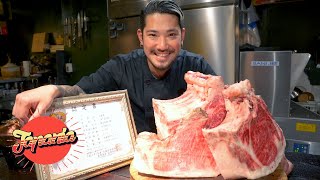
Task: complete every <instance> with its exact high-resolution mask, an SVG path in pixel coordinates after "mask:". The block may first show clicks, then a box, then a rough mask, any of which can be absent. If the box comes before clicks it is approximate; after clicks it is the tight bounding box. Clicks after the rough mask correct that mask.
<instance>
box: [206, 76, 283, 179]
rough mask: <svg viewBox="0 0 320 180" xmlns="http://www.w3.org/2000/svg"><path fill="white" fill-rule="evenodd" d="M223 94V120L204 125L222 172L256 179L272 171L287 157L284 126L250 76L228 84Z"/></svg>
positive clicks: (227, 175) (229, 175)
mask: <svg viewBox="0 0 320 180" xmlns="http://www.w3.org/2000/svg"><path fill="white" fill-rule="evenodd" d="M223 94H224V97H225V105H226V110H227V115H226V117H225V119H224V121H223V122H222V123H221V124H220V125H219V126H217V127H215V128H205V129H203V133H204V136H205V138H206V140H207V142H208V144H209V147H210V150H211V152H212V155H213V157H214V159H215V161H216V163H217V166H218V168H219V170H220V173H221V175H222V176H223V177H224V178H226V179H230V178H232V179H234V178H242V177H245V178H249V179H255V178H259V177H262V176H266V175H268V174H271V173H272V172H273V171H274V170H275V169H276V168H277V166H278V164H279V163H280V161H281V159H282V158H283V157H284V148H285V139H284V136H283V134H282V130H281V129H280V127H279V126H278V124H277V123H276V122H275V121H274V120H273V118H272V117H271V115H270V113H269V112H268V110H267V107H266V104H265V103H264V101H263V100H262V99H261V98H260V97H259V96H256V95H254V91H253V89H252V88H251V85H250V83H249V81H248V80H245V81H242V82H240V83H236V84H233V85H231V86H229V87H228V88H226V89H225V90H224V91H223Z"/></svg>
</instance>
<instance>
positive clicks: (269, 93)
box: [239, 51, 320, 155]
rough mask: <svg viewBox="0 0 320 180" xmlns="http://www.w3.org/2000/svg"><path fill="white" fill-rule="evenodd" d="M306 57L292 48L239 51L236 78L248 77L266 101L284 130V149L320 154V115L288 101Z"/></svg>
mask: <svg viewBox="0 0 320 180" xmlns="http://www.w3.org/2000/svg"><path fill="white" fill-rule="evenodd" d="M309 58H310V54H308V53H294V52H292V51H245V52H240V70H239V73H240V74H239V77H240V80H244V79H249V80H250V82H251V84H252V86H253V87H254V89H255V92H256V94H258V95H261V97H262V98H263V99H264V101H265V102H266V104H267V106H268V108H269V110H270V112H271V113H272V115H273V117H274V118H275V120H276V121H277V123H278V124H279V126H280V127H281V129H282V130H283V132H284V135H285V138H286V142H287V146H286V151H288V152H301V153H307V154H316V155H320V129H319V128H320V115H319V114H316V113H314V112H312V111H310V110H308V109H306V108H304V107H302V106H300V105H299V104H297V103H295V102H294V101H291V100H290V93H291V91H292V89H293V87H294V86H295V84H294V83H295V82H296V79H297V77H299V73H300V74H301V73H302V70H303V69H304V67H305V65H306V63H307V61H308V60H309Z"/></svg>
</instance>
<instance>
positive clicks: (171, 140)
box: [133, 108, 219, 177]
mask: <svg viewBox="0 0 320 180" xmlns="http://www.w3.org/2000/svg"><path fill="white" fill-rule="evenodd" d="M206 121H207V115H206V113H205V112H204V111H203V110H202V109H200V108H196V109H195V110H193V111H192V112H191V113H190V114H189V116H187V117H185V118H184V119H183V120H182V122H181V125H180V126H179V127H177V129H176V133H175V134H173V135H171V136H169V137H168V138H166V139H159V137H158V136H157V135H156V134H154V133H149V132H142V133H140V134H139V137H138V138H137V146H136V149H135V156H134V162H133V164H134V167H135V168H136V169H137V170H138V171H139V172H140V173H145V174H152V175H157V176H166V177H216V176H218V175H219V171H218V170H217V168H216V164H215V161H214V159H213V157H212V154H211V152H210V150H209V147H208V144H207V142H206V141H205V139H204V137H203V135H202V127H203V126H204V124H205V123H206Z"/></svg>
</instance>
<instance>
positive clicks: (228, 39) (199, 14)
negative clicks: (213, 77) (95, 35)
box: [108, 0, 239, 84]
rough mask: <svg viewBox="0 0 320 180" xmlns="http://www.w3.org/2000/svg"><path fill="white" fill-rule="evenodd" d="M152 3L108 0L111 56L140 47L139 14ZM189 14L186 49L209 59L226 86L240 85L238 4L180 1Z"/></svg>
mask: <svg viewBox="0 0 320 180" xmlns="http://www.w3.org/2000/svg"><path fill="white" fill-rule="evenodd" d="M149 1H150V0H108V16H109V32H110V34H109V56H110V57H112V56H113V55H116V54H119V53H127V52H129V51H131V50H133V49H135V48H139V41H138V38H137V35H136V30H137V29H138V27H139V14H140V12H141V10H142V9H143V8H144V6H145V5H146V4H147V3H148V2H149ZM176 2H177V3H178V4H179V5H180V6H181V8H182V9H183V11H184V15H185V27H186V37H185V40H184V45H183V48H184V49H186V50H189V51H192V52H195V53H198V54H201V55H203V56H204V57H205V59H206V60H207V61H208V63H209V64H210V65H211V66H212V68H213V69H214V71H215V72H216V73H217V74H218V75H221V76H222V77H223V78H224V81H225V83H228V84H231V83H234V82H236V80H237V75H238V73H237V72H236V70H237V69H238V68H237V67H238V66H239V63H238V62H239V47H238V46H239V43H238V39H239V37H238V14H239V13H238V11H239V10H238V1H237V0H176Z"/></svg>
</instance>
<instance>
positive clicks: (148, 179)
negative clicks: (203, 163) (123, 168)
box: [129, 163, 288, 180]
mask: <svg viewBox="0 0 320 180" xmlns="http://www.w3.org/2000/svg"><path fill="white" fill-rule="evenodd" d="M129 170H130V175H131V178H130V179H132V180H174V179H177V180H182V179H183V180H186V179H189V180H195V179H197V180H209V179H210V180H224V178H223V177H222V176H218V177H216V178H169V177H159V176H153V175H148V174H143V173H139V172H138V171H137V170H136V169H135V167H134V165H133V163H131V164H130V169H129ZM287 179H288V177H287V175H286V173H285V172H284V171H283V169H282V167H280V166H278V168H277V169H276V170H275V171H274V172H273V173H272V174H269V175H268V176H265V177H262V178H259V179H258V180H287Z"/></svg>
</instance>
